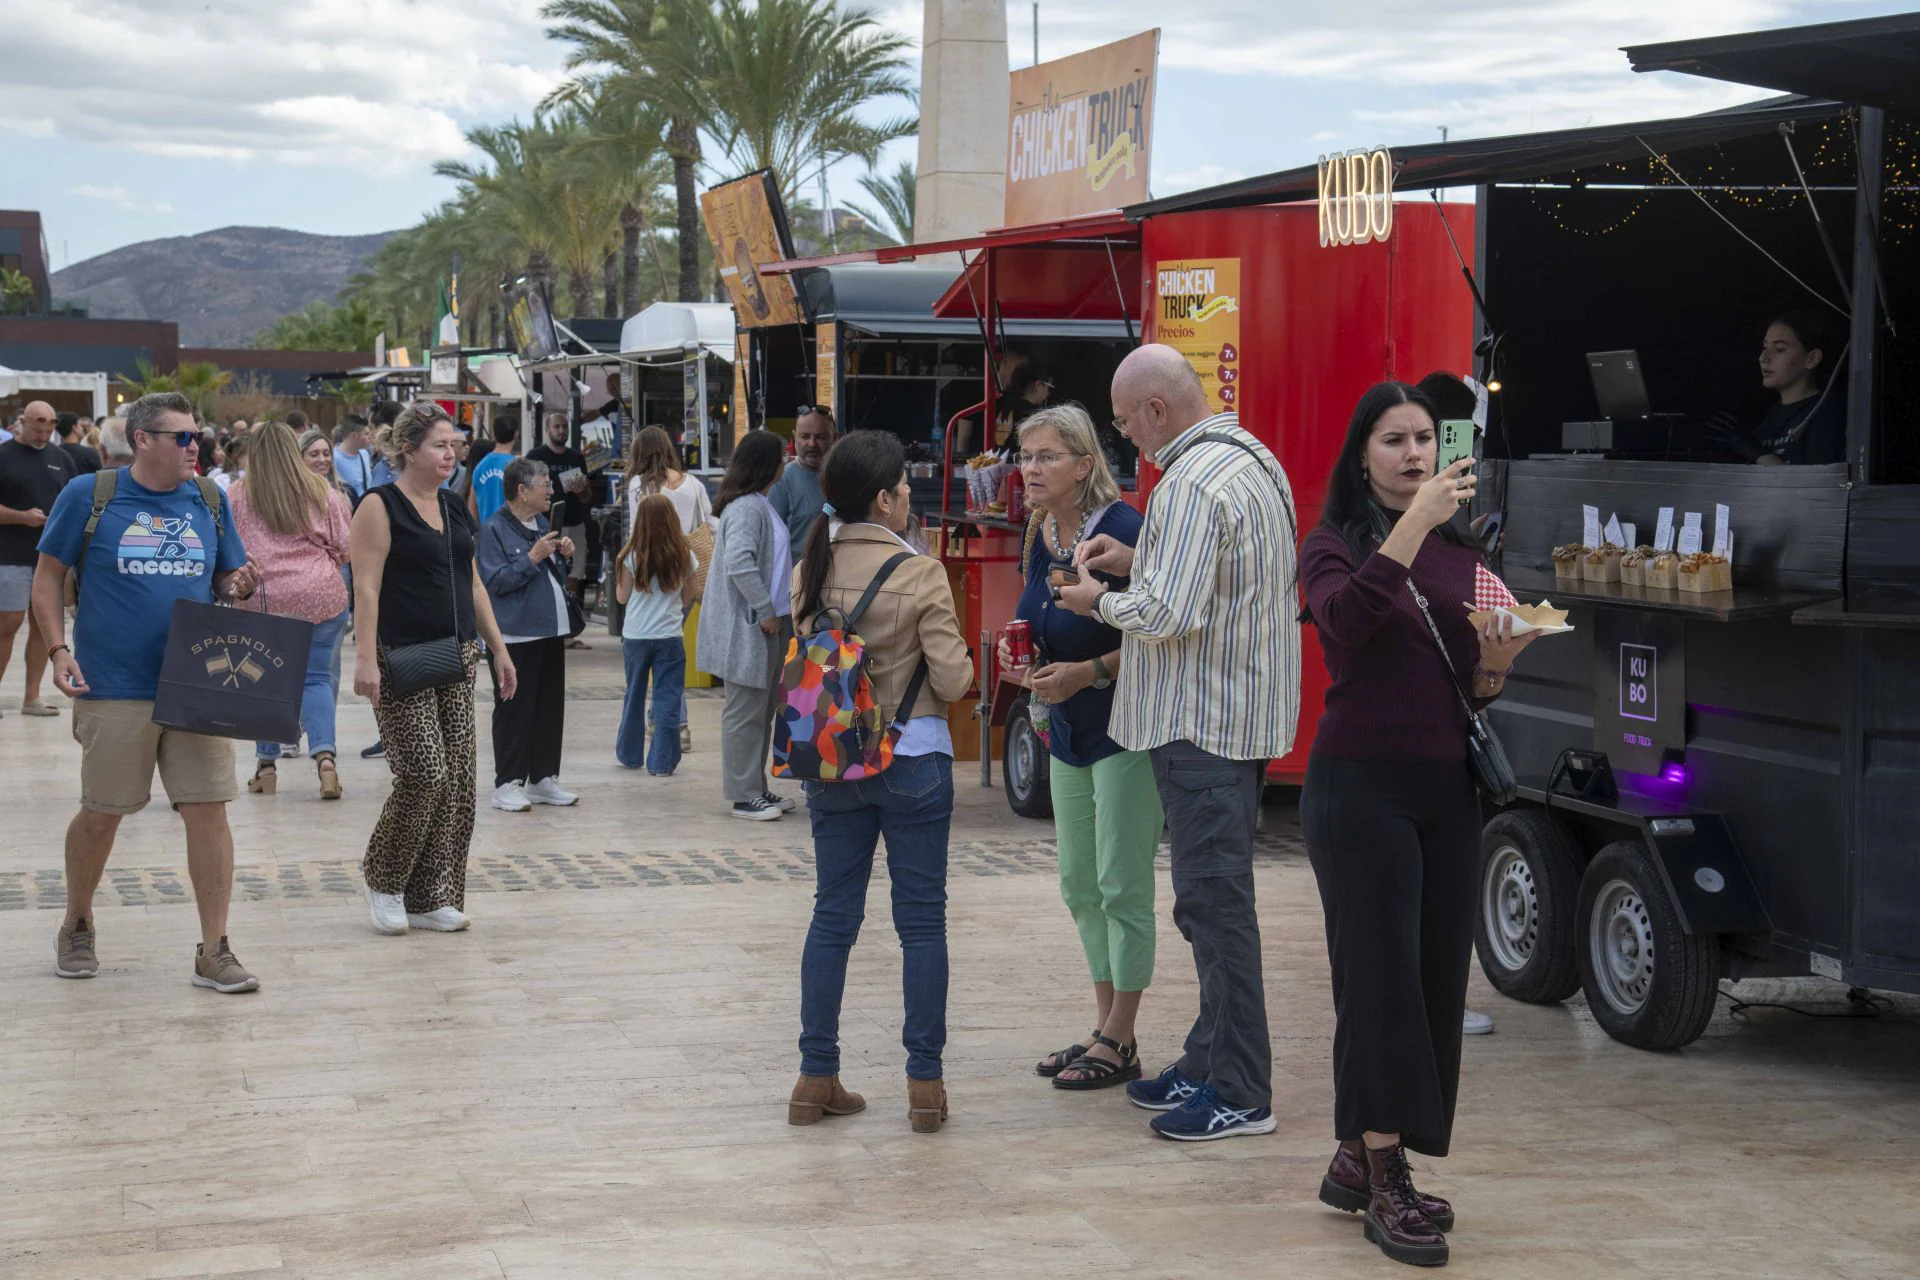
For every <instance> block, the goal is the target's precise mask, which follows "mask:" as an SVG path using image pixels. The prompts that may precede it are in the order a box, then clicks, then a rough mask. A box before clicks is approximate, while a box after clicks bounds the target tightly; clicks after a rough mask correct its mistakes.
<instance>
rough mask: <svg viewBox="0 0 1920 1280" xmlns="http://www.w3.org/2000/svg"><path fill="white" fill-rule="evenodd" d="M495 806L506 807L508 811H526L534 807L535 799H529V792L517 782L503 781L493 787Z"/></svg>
mask: <svg viewBox="0 0 1920 1280" xmlns="http://www.w3.org/2000/svg"><path fill="white" fill-rule="evenodd" d="M493 807H494V808H496V809H505V810H506V811H507V812H508V813H525V812H526V811H527V810H529V809H531V808H533V801H531V800H529V799H527V793H526V791H525V789H524V788H522V787H521V785H520V784H519V783H517V782H503V783H501V784H500V785H499V786H497V787H495V788H494V789H493Z"/></svg>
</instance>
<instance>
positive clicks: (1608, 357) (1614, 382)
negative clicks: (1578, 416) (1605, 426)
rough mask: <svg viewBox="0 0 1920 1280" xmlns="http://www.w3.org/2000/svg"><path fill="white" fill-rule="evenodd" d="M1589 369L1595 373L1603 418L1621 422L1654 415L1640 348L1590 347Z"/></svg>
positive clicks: (1594, 383)
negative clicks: (1607, 348) (1642, 366)
mask: <svg viewBox="0 0 1920 1280" xmlns="http://www.w3.org/2000/svg"><path fill="white" fill-rule="evenodd" d="M1587 372H1588V373H1589V374H1591V375H1592V376H1593V397H1594V399H1595V400H1598V401H1599V402H1600V416H1601V417H1602V418H1607V419H1611V420H1612V421H1615V422H1619V421H1622V420H1628V419H1634V418H1649V417H1652V416H1653V406H1652V404H1651V403H1650V402H1649V401H1648V399H1647V380H1646V378H1644V377H1643V376H1642V375H1641V372H1640V353H1639V352H1638V351H1589V352H1587Z"/></svg>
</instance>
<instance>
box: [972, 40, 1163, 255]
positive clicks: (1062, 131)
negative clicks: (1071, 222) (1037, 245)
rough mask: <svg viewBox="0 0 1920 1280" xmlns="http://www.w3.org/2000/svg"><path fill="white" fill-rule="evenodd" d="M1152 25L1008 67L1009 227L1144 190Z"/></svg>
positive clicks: (1108, 204)
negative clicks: (1120, 37) (1012, 69)
mask: <svg viewBox="0 0 1920 1280" xmlns="http://www.w3.org/2000/svg"><path fill="white" fill-rule="evenodd" d="M1159 50H1160V31H1159V28H1157V27H1156V28H1155V29H1154V30H1152V31H1146V32H1142V33H1141V34H1139V35H1137V36H1133V37H1130V38H1129V39H1126V40H1120V41H1117V42H1115V43H1113V44H1109V45H1102V46H1101V47H1099V48H1098V49H1089V50H1087V51H1086V52H1085V53H1076V54H1074V55H1073V56H1072V57H1068V58H1061V59H1059V60H1057V61H1054V62H1042V63H1040V64H1038V65H1037V66H1032V67H1025V68H1022V69H1021V70H1019V71H1016V72H1014V73H1013V90H1012V93H1013V99H1012V109H1011V110H1010V111H1009V112H1008V121H1007V203H1006V214H1005V221H1006V224H1007V225H1008V226H1020V225H1023V224H1025V223H1030V222H1055V221H1058V220H1059V219H1061V218H1071V217H1076V216H1078V215H1080V214H1083V213H1098V212H1100V211H1102V210H1105V209H1117V208H1119V207H1120V206H1122V205H1127V204H1134V203H1136V202H1138V201H1141V200H1145V199H1146V198H1147V159H1148V152H1149V150H1150V148H1151V144H1152V140H1153V81H1154V69H1155V66H1156V64H1157V62H1158V59H1159Z"/></svg>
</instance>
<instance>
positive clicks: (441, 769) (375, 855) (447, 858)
mask: <svg viewBox="0 0 1920 1280" xmlns="http://www.w3.org/2000/svg"><path fill="white" fill-rule="evenodd" d="M478 665H479V656H478V650H477V649H475V648H474V647H472V646H468V648H467V678H466V679H464V680H461V681H457V682H456V683H454V684H446V685H441V686H439V687H438V688H434V689H421V690H419V691H418V692H415V693H410V694H408V695H407V696H406V697H404V698H394V697H390V696H388V694H387V682H386V676H385V673H384V672H382V674H381V680H380V705H379V706H378V707H376V708H374V713H373V716H374V722H375V723H376V724H378V725H379V727H380V738H381V741H383V742H385V743H386V744H387V765H388V767H389V768H391V769H392V770H393V792H392V793H391V794H390V795H388V796H387V803H386V807H385V808H383V809H381V810H380V820H379V821H378V822H376V823H374V826H373V836H372V838H370V839H369V840H368V841H367V856H366V860H365V861H364V862H363V863H361V868H360V869H361V873H362V874H363V875H365V876H366V879H367V887H368V888H369V889H371V890H373V891H374V892H375V893H399V894H404V895H405V896H406V900H407V910H408V911H411V912H415V913H425V912H428V911H436V910H438V909H439V908H441V907H456V908H457V907H459V906H461V905H462V904H464V903H465V902H466V900H467V852H468V848H469V846H470V845H471V844H472V843H473V806H474V725H473V677H474V670H475V668H476V667H477V666H478Z"/></svg>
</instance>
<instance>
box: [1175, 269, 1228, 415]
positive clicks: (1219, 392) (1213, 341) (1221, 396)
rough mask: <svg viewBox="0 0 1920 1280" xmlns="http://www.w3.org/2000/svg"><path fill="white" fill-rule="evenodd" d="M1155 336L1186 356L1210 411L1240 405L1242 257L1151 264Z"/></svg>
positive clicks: (1226, 410)
mask: <svg viewBox="0 0 1920 1280" xmlns="http://www.w3.org/2000/svg"><path fill="white" fill-rule="evenodd" d="M1153 292H1154V299H1153V307H1154V311H1153V339H1154V341H1155V342H1164V343H1166V344H1167V345H1168V346H1170V347H1173V348H1174V349H1176V350H1177V351H1179V352H1180V354H1181V355H1183V356H1185V357H1186V358H1187V363H1188V364H1190V365H1192V366H1193V371H1194V372H1195V373H1197V374H1199V375H1200V382H1201V384H1202V385H1203V386H1205V387H1206V389H1207V402H1208V403H1209V404H1211V405H1212V406H1213V409H1214V412H1216V413H1225V412H1228V411H1229V410H1231V411H1233V412H1238V411H1239V408H1240V394H1241V392H1240V259H1238V258H1184V259H1181V260H1179V261H1177V262H1156V263H1154V265H1153Z"/></svg>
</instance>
